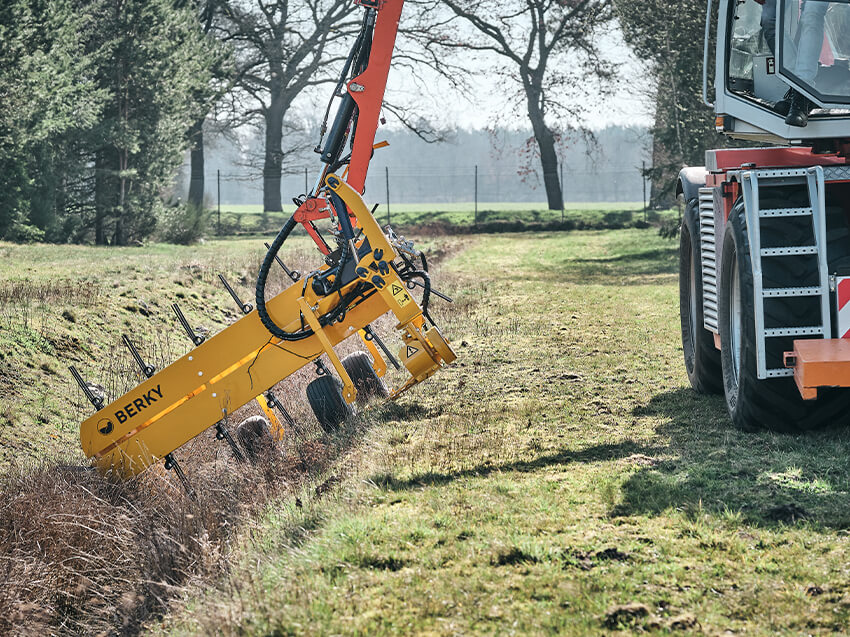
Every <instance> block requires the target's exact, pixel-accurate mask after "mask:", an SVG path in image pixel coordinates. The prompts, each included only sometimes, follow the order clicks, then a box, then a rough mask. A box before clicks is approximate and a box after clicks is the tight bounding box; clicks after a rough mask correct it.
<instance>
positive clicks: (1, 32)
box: [0, 0, 106, 240]
mask: <svg viewBox="0 0 850 637" xmlns="http://www.w3.org/2000/svg"><path fill="white" fill-rule="evenodd" d="M92 23H93V15H92V13H91V12H90V11H86V10H80V8H79V7H76V6H75V5H74V3H73V2H71V1H70V0H57V1H55V2H51V3H44V2H37V1H33V0H13V1H12V2H9V3H7V4H3V5H2V6H0V96H2V105H0V237H2V238H6V239H12V240H32V239H44V238H47V239H54V240H55V239H56V238H60V237H59V236H58V235H61V234H62V232H61V229H60V228H59V226H60V225H61V223H62V219H61V210H62V209H64V207H65V205H66V202H65V197H64V192H65V191H66V190H67V189H68V188H70V187H72V185H74V184H76V183H78V181H79V172H80V166H79V165H78V164H77V163H76V162H75V161H74V151H73V149H74V147H75V144H76V142H77V140H78V139H79V136H80V131H85V130H90V129H91V127H92V126H94V124H95V122H96V121H97V118H98V116H99V115H100V113H101V110H102V108H103V105H104V103H105V100H106V94H105V92H103V91H102V90H100V89H99V88H98V87H97V86H96V84H95V83H94V81H93V80H92V75H93V74H94V72H95V71H96V60H95V57H94V56H92V55H90V54H88V53H87V52H86V51H85V50H84V46H83V44H82V41H81V34H82V33H85V32H87V31H89V30H91V29H92Z"/></svg>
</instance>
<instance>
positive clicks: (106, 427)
mask: <svg viewBox="0 0 850 637" xmlns="http://www.w3.org/2000/svg"><path fill="white" fill-rule="evenodd" d="M114 428H115V427H114V426H113V424H112V421H111V420H109V418H101V419H100V422H98V423H97V430H98V431H99V432H100V433H102V434H103V435H104V436H108V435H109V434H111V433H112V430H113V429H114Z"/></svg>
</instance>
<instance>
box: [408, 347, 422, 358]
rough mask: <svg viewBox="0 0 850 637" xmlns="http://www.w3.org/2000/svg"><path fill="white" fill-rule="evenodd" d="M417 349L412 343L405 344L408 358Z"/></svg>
mask: <svg viewBox="0 0 850 637" xmlns="http://www.w3.org/2000/svg"><path fill="white" fill-rule="evenodd" d="M418 351H419V350H418V349H417V348H416V347H413V345H408V346H407V357H408V358H410V357H411V356H413V355H414V354H415V353H416V352H418Z"/></svg>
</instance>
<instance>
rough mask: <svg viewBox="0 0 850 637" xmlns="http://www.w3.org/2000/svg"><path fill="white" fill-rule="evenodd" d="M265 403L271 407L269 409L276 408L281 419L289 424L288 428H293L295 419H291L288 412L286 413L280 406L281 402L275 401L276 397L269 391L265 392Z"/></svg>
mask: <svg viewBox="0 0 850 637" xmlns="http://www.w3.org/2000/svg"><path fill="white" fill-rule="evenodd" d="M266 402H267V403H268V405H269V407H271V408H275V407H276V408H277V410H278V411H279V412H280V413H281V414H283V419H284V420H285V421H286V422H287V423H289V426H290V427H295V418H293V417H292V416H291V415H290V414H289V412H288V411H286V408H285V407H284V406H283V405H282V404H281V402H280V401H279V400H278V399H277V396H275V395H274V393H273V392H272V390H271V389H270V390H269V391H267V392H266Z"/></svg>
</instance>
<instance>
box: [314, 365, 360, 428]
mask: <svg viewBox="0 0 850 637" xmlns="http://www.w3.org/2000/svg"><path fill="white" fill-rule="evenodd" d="M307 400H308V401H309V403H310V407H311V408H312V410H313V413H314V414H315V415H316V420H318V421H319V426H320V427H321V428H322V429H323V430H324V432H325V433H329V434H332V433H335V432H336V431H337V430H338V429H339V426H340V425H341V424H342V423H344V422H345V420H346V418H349V417H350V416H353V415H354V410H353V409H352V407H351V405H349V404H348V403H347V402H345V398H343V397H342V382H340V380H339V379H338V378H336V377H335V376H331V375H329V374H326V375H324V376H319V377H318V378H317V379H316V380H314V381H313V382H312V383H310V384H309V385H307Z"/></svg>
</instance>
